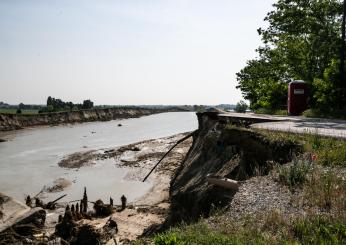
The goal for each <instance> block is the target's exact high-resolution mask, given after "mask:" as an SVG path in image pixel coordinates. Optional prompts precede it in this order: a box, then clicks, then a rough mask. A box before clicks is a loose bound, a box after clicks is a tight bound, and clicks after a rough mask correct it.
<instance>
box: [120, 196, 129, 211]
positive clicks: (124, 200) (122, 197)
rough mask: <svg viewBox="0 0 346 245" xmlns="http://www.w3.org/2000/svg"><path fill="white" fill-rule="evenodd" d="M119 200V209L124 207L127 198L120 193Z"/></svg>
mask: <svg viewBox="0 0 346 245" xmlns="http://www.w3.org/2000/svg"><path fill="white" fill-rule="evenodd" d="M120 200H121V210H124V209H125V208H126V202H127V198H126V197H125V196H124V195H122V196H121V198H120Z"/></svg>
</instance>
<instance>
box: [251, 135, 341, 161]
mask: <svg viewBox="0 0 346 245" xmlns="http://www.w3.org/2000/svg"><path fill="white" fill-rule="evenodd" d="M256 131H258V132H260V133H262V134H263V135H264V136H265V137H266V138H268V140H271V141H275V142H280V141H291V142H292V143H295V144H301V145H302V146H303V148H304V152H305V154H306V155H310V157H311V158H312V159H311V160H312V161H313V162H316V163H318V164H321V165H323V166H342V167H346V140H344V139H336V138H329V137H324V136H320V135H318V134H295V133H290V132H274V131H268V130H260V129H258V130H256Z"/></svg>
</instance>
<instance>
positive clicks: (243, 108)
mask: <svg viewBox="0 0 346 245" xmlns="http://www.w3.org/2000/svg"><path fill="white" fill-rule="evenodd" d="M247 108H248V105H247V104H246V103H245V102H244V101H242V100H241V101H240V102H238V103H237V105H236V106H235V108H234V111H236V112H239V113H245V112H246V109H247Z"/></svg>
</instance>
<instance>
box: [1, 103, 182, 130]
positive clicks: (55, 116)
mask: <svg viewBox="0 0 346 245" xmlns="http://www.w3.org/2000/svg"><path fill="white" fill-rule="evenodd" d="M173 111H186V110H184V109H181V108H170V109H145V108H140V107H126V108H121V107H120V108H106V109H90V110H80V111H72V112H56V113H42V114H32V115H22V114H0V131H11V130H18V129H23V128H28V127H35V126H43V125H58V124H65V123H82V122H92V121H109V120H115V119H126V118H135V117H141V116H147V115H151V114H155V113H162V112H173Z"/></svg>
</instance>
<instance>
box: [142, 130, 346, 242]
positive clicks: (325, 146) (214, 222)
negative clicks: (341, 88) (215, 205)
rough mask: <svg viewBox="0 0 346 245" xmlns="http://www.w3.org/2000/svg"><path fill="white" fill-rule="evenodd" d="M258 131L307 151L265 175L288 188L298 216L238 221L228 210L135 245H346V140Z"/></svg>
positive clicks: (273, 214) (284, 213) (272, 214)
mask: <svg viewBox="0 0 346 245" xmlns="http://www.w3.org/2000/svg"><path fill="white" fill-rule="evenodd" d="M257 131H258V132H260V133H261V134H263V135H264V137H266V138H267V139H268V140H269V141H272V142H277V144H280V142H287V141H288V142H291V143H294V144H300V145H301V146H302V147H303V149H304V150H303V152H302V153H301V154H300V155H297V156H295V157H293V160H292V161H291V162H289V163H287V164H284V165H279V164H276V165H274V167H273V169H272V170H271V171H270V173H269V174H268V175H267V176H265V177H266V178H270V179H273V181H274V183H276V184H277V185H278V186H279V187H280V188H283V189H285V188H287V189H288V193H290V194H289V195H290V197H289V198H290V203H291V205H292V207H294V208H295V209H296V210H298V211H297V212H292V211H288V210H271V211H268V212H257V213H251V214H246V213H245V214H242V215H243V216H242V218H241V219H240V221H239V220H235V219H233V217H232V216H231V215H230V213H231V212H229V210H230V208H231V206H229V207H226V208H223V209H222V210H217V211H215V210H214V211H212V212H211V213H210V216H209V217H208V218H201V219H200V220H199V221H198V222H196V223H192V224H181V225H180V226H177V227H173V228H171V229H169V230H167V231H165V232H163V233H159V234H156V235H154V236H153V237H150V238H144V239H142V240H139V241H137V242H136V244H157V245H173V244H179V245H182V244H346V141H345V140H341V139H335V138H326V137H322V136H319V135H317V134H306V135H298V134H293V133H283V132H270V131H266V130H257ZM247 191H251V190H247ZM260 201H261V200H257V201H256V203H257V202H260ZM253 205H256V204H255V203H254V204H253Z"/></svg>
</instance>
